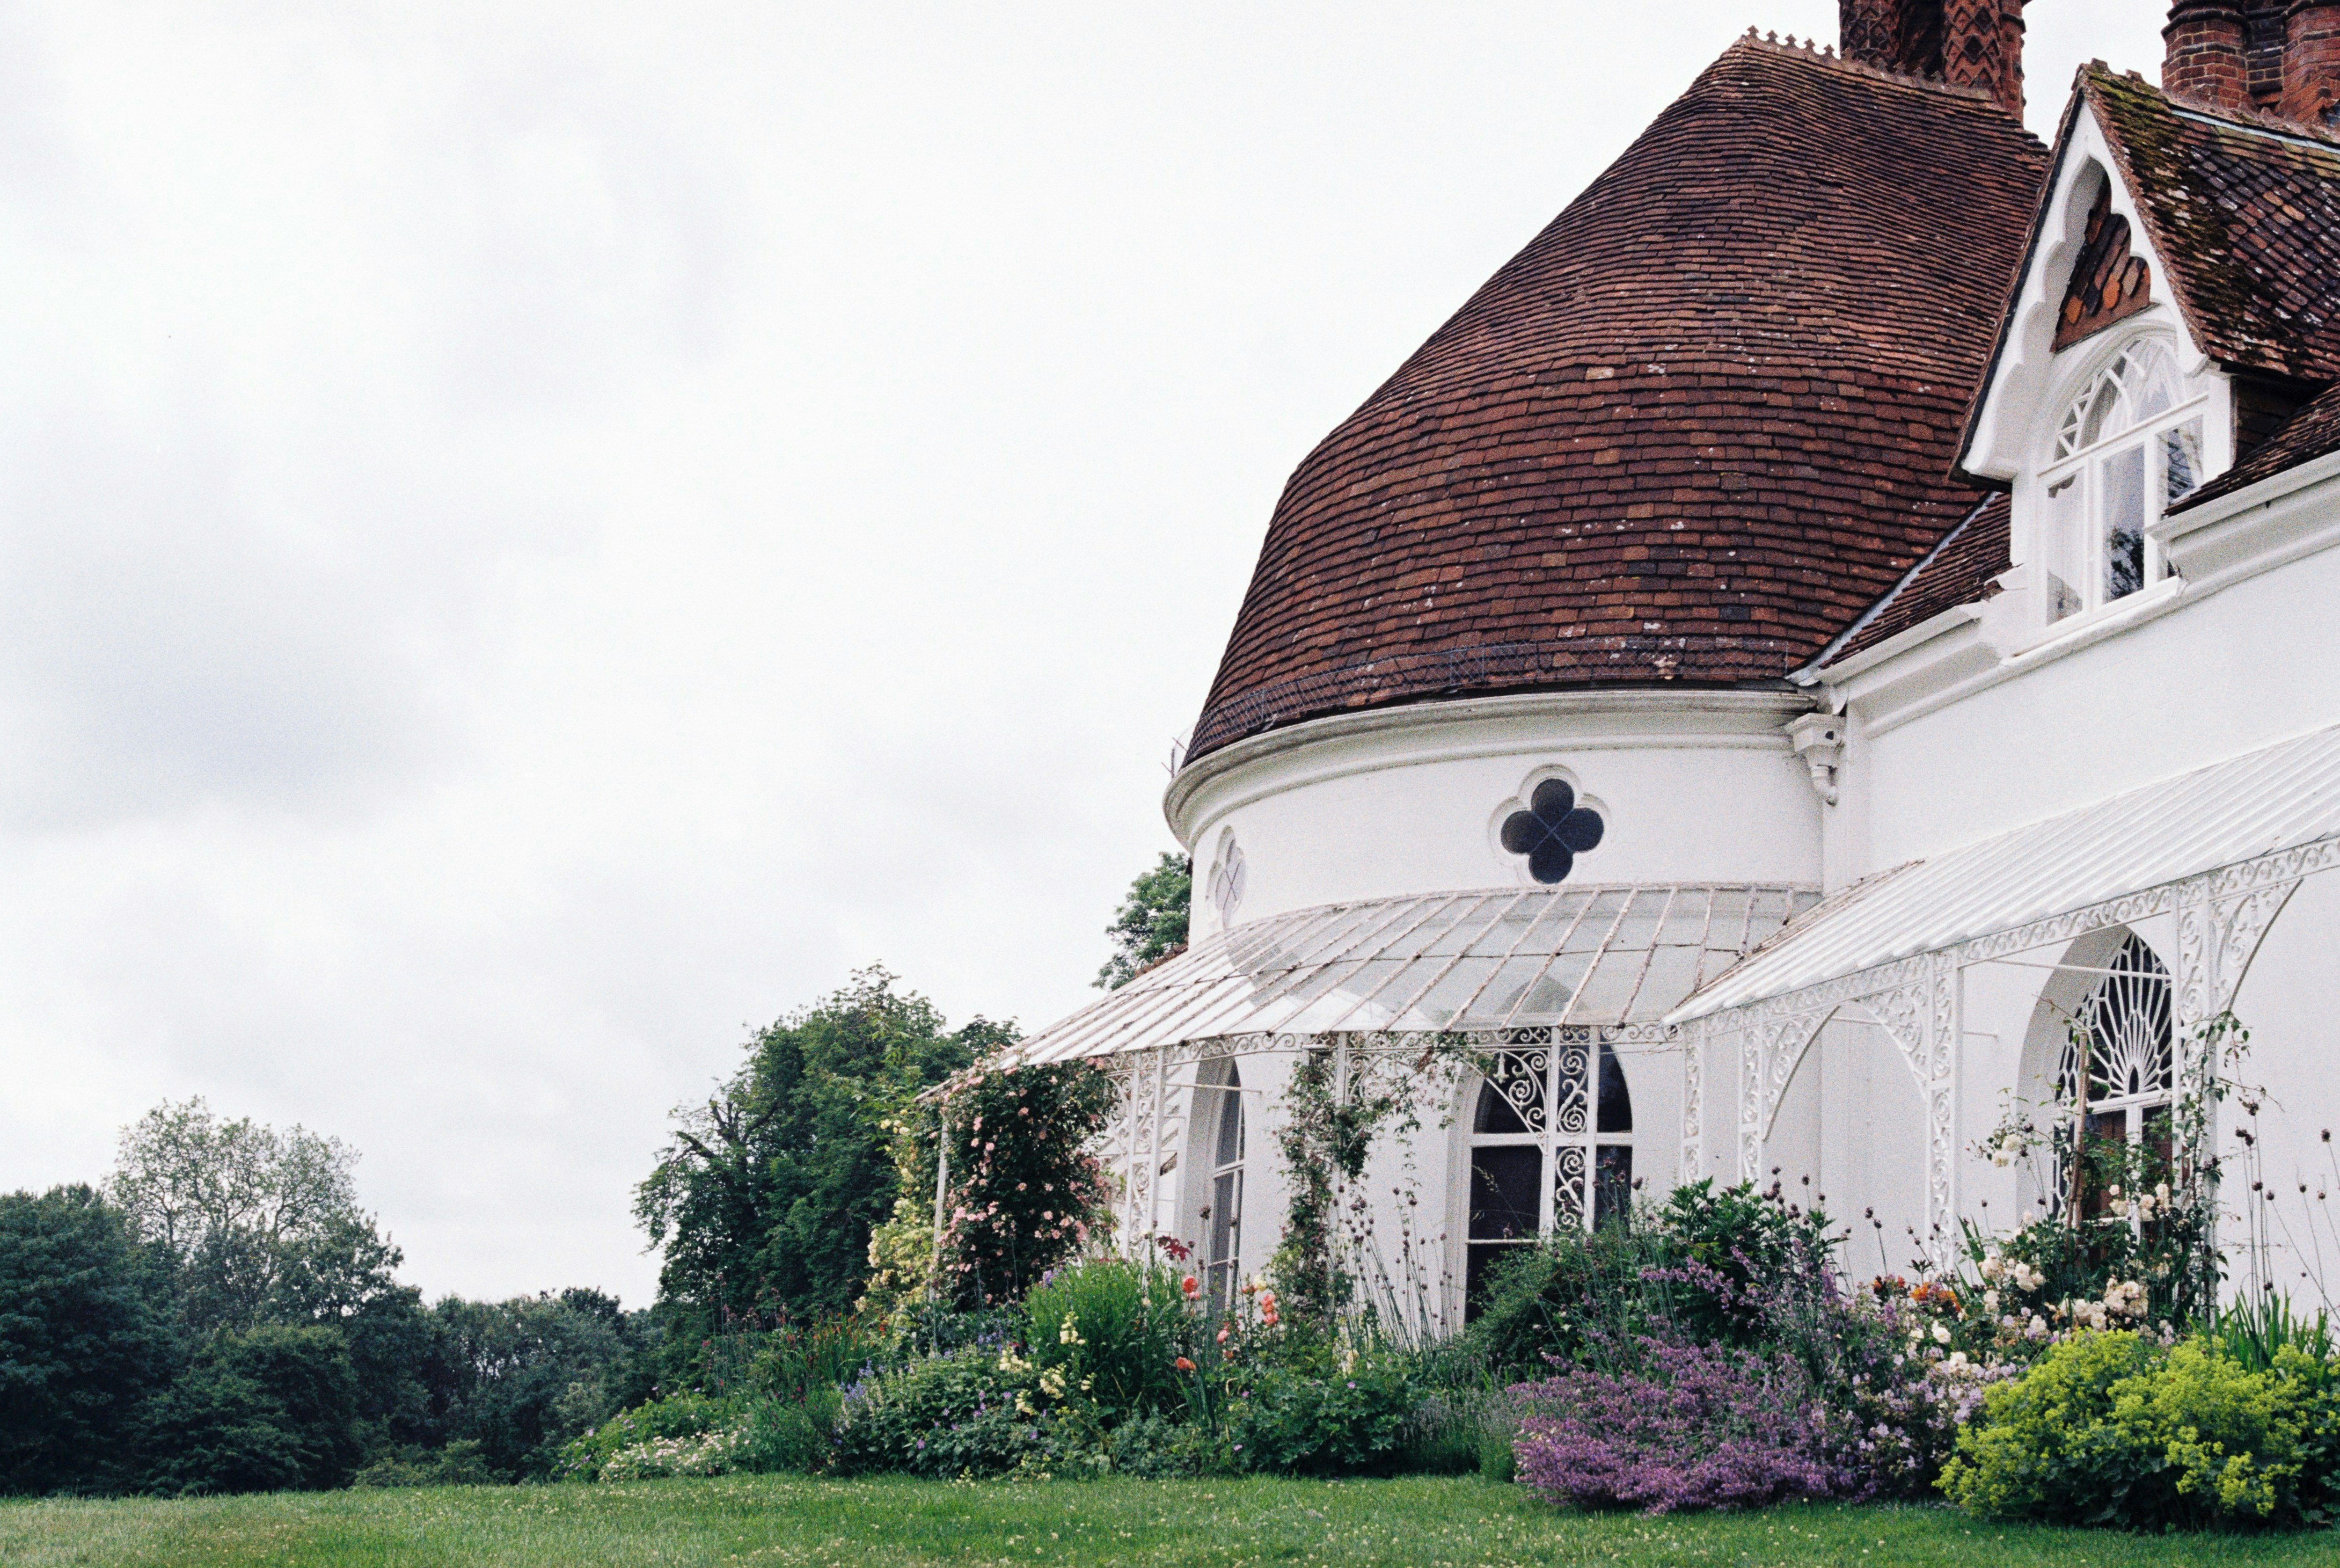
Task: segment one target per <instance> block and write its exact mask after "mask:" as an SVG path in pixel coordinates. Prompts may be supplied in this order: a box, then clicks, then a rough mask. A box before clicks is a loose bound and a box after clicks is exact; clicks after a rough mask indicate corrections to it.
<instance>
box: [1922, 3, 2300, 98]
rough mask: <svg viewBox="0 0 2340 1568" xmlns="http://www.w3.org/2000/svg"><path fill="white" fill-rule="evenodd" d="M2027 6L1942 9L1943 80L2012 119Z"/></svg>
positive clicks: (2019, 87) (2020, 75)
mask: <svg viewBox="0 0 2340 1568" xmlns="http://www.w3.org/2000/svg"><path fill="white" fill-rule="evenodd" d="M2023 3H2024V0H1945V4H1944V5H1943V6H1942V79H1943V80H1944V81H1946V82H1948V83H1949V84H1952V85H1953V86H1958V87H1980V88H1981V89H1982V90H1983V91H1984V92H1986V93H1988V94H1990V95H1991V96H1992V97H1994V98H1996V99H1998V102H1999V105H2000V107H2002V108H2004V109H2005V110H2006V111H2007V112H2008V114H2022V113H2023ZM2333 3H2334V5H2335V6H2340V0H2333Z"/></svg>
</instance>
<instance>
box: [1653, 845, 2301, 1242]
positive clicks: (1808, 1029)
mask: <svg viewBox="0 0 2340 1568" xmlns="http://www.w3.org/2000/svg"><path fill="white" fill-rule="evenodd" d="M2335 866H2340V839H2324V840H2321V841H2318V842H2316V843H2312V844H2306V845H2302V846H2300V847H2297V848H2295V849H2285V850H2280V851H2277V852H2276V853H2274V854H2269V855H2263V856H2260V857H2257V858H2254V859H2250V860H2244V861H2239V862H2236V863H2235V864H2232V865H2228V866H2226V867H2222V868H2218V869H2216V870H2214V871H2209V872H2205V873H2202V874H2200V875H2197V876H2193V877H2188V878H2182V879H2180V880H2177V881H2173V882H2166V883H2163V884H2161V885H2159V886H2157V887H2153V888H2144V889H2141V890H2139V891H2137V892H2133V893H2127V894H2123V895H2121V896H2119V897H2117V898H2108V899H2106V900H2104V901H2102V902H2100V903H2096V904H2091V905H2087V906H2085V907H2084V908H2078V909H2075V910H2071V911H2068V912H2067V913H2065V914H2061V915H2057V916H2053V917H2050V918H2046V919H2041V920H2036V921H2032V922H2030V923H2028V924H2026V925H2022V926H2018V927H2015V928H2010V929H2008V930H2004V931H1998V932H1993V933H1990V934H1988V935H1986V936H1982V937H1977V938H1971V939H1969V940H1967V941H1964V942H1959V943H1956V944H1953V945H1951V946H1949V947H1947V948H1938V949H1936V950H1934V951H1931V952H1925V953H1919V954H1915V955H1912V956H1911V957H1909V958H1899V959H1896V960H1894V961H1892V962H1890V963H1886V964H1879V965H1876V966H1873V967H1871V968H1867V969H1862V970H1859V971H1857V972H1855V973H1853V974H1850V975H1846V976H1842V977H1840V978H1836V979H1831V980H1827V981H1822V982H1820V983H1819V984H1816V985H1811V986H1807V987H1802V988H1801V989H1799V990H1794V991H1790V992H1787V993H1785V994H1783V995H1781V996H1778V997H1767V998H1765V999H1763V1000H1760V1001H1756V1002H1750V1003H1747V1004H1745V1005H1744V1006H1741V1007H1735V1008H1730V1009H1727V1010H1725V1011H1721V1012H1717V1013H1711V1014H1708V1015H1706V1016H1705V1017H1699V1018H1693V1019H1691V1020H1690V1021H1688V1022H1687V1023H1685V1024H1682V1025H1681V1026H1679V1027H1680V1029H1681V1036H1682V1039H1681V1044H1682V1045H1683V1046H1684V1047H1686V1048H1685V1051H1684V1065H1685V1071H1686V1073H1687V1075H1688V1077H1687V1081H1686V1083H1685V1085H1684V1090H1683V1116H1682V1144H1683V1153H1684V1157H1685V1160H1686V1161H1687V1162H1689V1163H1691V1165H1692V1166H1693V1167H1694V1168H1701V1169H1712V1168H1714V1166H1715V1165H1716V1163H1718V1162H1716V1161H1715V1158H1714V1156H1716V1155H1719V1154H1720V1152H1721V1149H1720V1147H1718V1146H1715V1145H1714V1144H1712V1143H1711V1142H1710V1136H1711V1135H1713V1134H1715V1133H1718V1132H1720V1131H1721V1129H1720V1128H1716V1127H1710V1126H1709V1125H1708V1117H1707V1115H1706V1107H1707V1102H1708V1099H1709V1096H1708V1093H1707V1086H1706V1083H1705V1078H1706V1075H1707V1072H1708V1070H1709V1067H1710V1065H1711V1064H1710V1062H1709V1059H1708V1058H1709V1057H1710V1053H1713V1052H1715V1051H1716V1050H1717V1048H1718V1047H1721V1046H1723V1044H1724V1042H1726V1041H1730V1040H1731V1039H1733V1037H1735V1041H1736V1046H1737V1051H1736V1056H1737V1062H1736V1066H1737V1067H1738V1069H1739V1070H1738V1074H1737V1078H1738V1086H1737V1087H1738V1093H1737V1094H1736V1096H1735V1098H1736V1100H1737V1110H1738V1116H1737V1125H1736V1126H1735V1128H1733V1129H1732V1131H1731V1133H1730V1135H1728V1136H1732V1137H1733V1139H1734V1141H1735V1143H1736V1149H1735V1151H1734V1157H1733V1158H1731V1159H1730V1162H1729V1165H1730V1169H1731V1170H1732V1172H1733V1174H1734V1175H1735V1176H1737V1177H1739V1178H1740V1179H1746V1180H1754V1179H1756V1178H1757V1177H1758V1176H1760V1174H1762V1172H1763V1171H1764V1169H1765V1166H1764V1148H1765V1145H1766V1143H1767V1142H1768V1140H1769V1139H1770V1135H1771V1129H1772V1124H1773V1122H1774V1121H1776V1120H1777V1118H1778V1116H1779V1114H1780V1104H1781V1102H1782V1101H1783V1100H1784V1099H1785V1097H1786V1094H1787V1088H1788V1085H1789V1083H1790V1080H1791V1079H1792V1078H1793V1077H1794V1076H1795V1070H1796V1067H1797V1066H1798V1065H1799V1064H1800V1062H1801V1061H1802V1059H1803V1057H1804V1054H1805V1052H1806V1051H1808V1050H1809V1049H1810V1047H1811V1044H1812V1041H1813V1040H1814V1039H1815V1038H1817V1037H1818V1036H1819V1031H1820V1029H1821V1027H1823V1026H1824V1025H1825V1024H1827V1022H1828V1021H1829V1019H1830V1018H1831V1017H1835V1016H1836V1015H1837V1014H1838V1013H1839V1011H1842V1010H1844V1009H1847V1008H1851V1009H1855V1010H1857V1011H1858V1012H1859V1014H1861V1015H1864V1016H1865V1017H1866V1018H1867V1019H1868V1021H1869V1022H1872V1023H1874V1024H1876V1025H1878V1026H1879V1027H1881V1028H1882V1029H1883V1030H1884V1031H1885V1032H1886V1033H1887V1034H1888V1035H1889V1036H1890V1037H1892V1040H1893V1042H1894V1044H1895V1045H1896V1046H1897V1047H1899V1051H1900V1054H1901V1057H1902V1059H1903V1060H1904V1061H1905V1062H1906V1063H1907V1064H1908V1066H1909V1070H1910V1072H1911V1073H1912V1074H1913V1075H1914V1076H1915V1077H1916V1079H1917V1081H1918V1086H1919V1093H1920V1096H1921V1097H1922V1100H1923V1103H1924V1106H1925V1113H1926V1143H1925V1177H1926V1223H1927V1226H1928V1229H1929V1234H1931V1235H1936V1236H1949V1235H1951V1234H1953V1231H1954V1228H1955V1226H1956V1223H1957V1219H1958V1212H1959V1211H1958V1148H1959V1135H1960V1128H1959V1126H1958V1100H1959V1092H1958V1091H1959V1068H1960V1058H1961V1057H1962V1056H1963V1054H1964V1053H1963V1052H1962V1051H1961V1050H1960V1048H1959V1042H1960V1040H1961V1038H1962V1033H1963V1023H1962V1019H1963V1014H1964V1009H1965V990H1966V987H1965V977H1966V971H1967V970H1968V968H1973V967H1974V966H1976V965H1978V964H1985V963H1989V962H1992V961H1994V960H1996V959H1999V958H2007V957H2009V956H2011V955H2013V954H2017V953H2021V952H2026V951H2029V950H2032V949H2036V948H2046V947H2053V946H2057V945H2060V944H2063V943H2067V942H2070V941H2072V940H2074V939H2075V938H2080V937H2084V936H2087V935H2089V934H2090V933H2092V932H2097V931H2105V930H2111V929H2113V928H2117V927H2121V926H2127V925H2131V924H2134V923H2135V922H2137V921H2138V920H2142V919H2147V918H2153V917H2155V916H2159V915H2168V914H2174V915H2175V916H2176V927H2177V954H2176V966H2175V968H2174V969H2173V970H2172V972H2171V974H2170V977H2169V987H2170V1007H2171V1012H2172V1017H2171V1024H2172V1031H2173V1036H2174V1037H2175V1039H2176V1041H2177V1042H2178V1044H2179V1047H2180V1048H2183V1047H2185V1046H2186V1044H2187V1043H2189V1042H2196V1041H2198V1039H2199V1037H2200V1033H2201V1029H2202V1026H2203V1025H2205V1024H2206V1023H2208V1022H2209V1021H2210V1020H2211V1019H2213V1018H2215V1017H2217V1016H2218V1015H2219V1014H2221V1013H2223V1012H2225V1011H2226V1009H2227V1008H2228V1007H2231V1006H2232V1004H2233V1002H2234V998H2235V992H2236V989H2237V987H2240V986H2241V984H2242V979H2243V975H2244V972H2245V970H2246V969H2247V968H2249V966H2250V961H2251V958H2252V955H2253V954H2254V953H2256V951H2257V949H2258V945H2259V942H2260V939H2261V938H2264V937H2265V936H2266V931H2267V928H2268V927H2269V926H2270V925H2271V924H2273V922H2274V920H2275V918H2276V914H2277V913H2278V912H2280V911H2281V909H2282V908H2283V906H2284V904H2285V901H2286V900H2288V899H2289V898H2290V897H2291V894H2292V892H2293V890H2294V889H2295V888H2297V887H2298V886H2299V884H2300V882H2301V880H2302V879H2304V878H2306V877H2307V876H2310V875H2312V874H2314V873H2315V872H2318V871H2325V870H2329V869H2332V868H2335ZM1725 1059H1727V1057H1726V1058H1725ZM2180 1070H2181V1071H2182V1070H2183V1066H2182V1065H2181V1067H2180Z"/></svg>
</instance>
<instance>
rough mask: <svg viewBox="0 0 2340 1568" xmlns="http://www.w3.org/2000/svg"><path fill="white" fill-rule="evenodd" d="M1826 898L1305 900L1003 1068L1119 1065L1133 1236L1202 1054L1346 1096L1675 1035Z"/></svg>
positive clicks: (1127, 991)
mask: <svg viewBox="0 0 2340 1568" xmlns="http://www.w3.org/2000/svg"><path fill="white" fill-rule="evenodd" d="M1818 900H1819V893H1818V891H1817V890H1816V889H1813V888H1798V887H1784V886H1750V885H1747V884H1743V883H1742V884H1735V885H1724V884H1711V883H1697V884H1669V885H1662V886H1654V887H1650V886H1640V887H1635V886H1626V887H1617V886H1594V885H1572V886H1563V887H1559V888H1545V887H1535V888H1504V889H1501V890H1495V891H1484V890H1482V891H1476V892H1462V893H1447V894H1432V895H1423V896H1419V897H1413V898H1383V899H1373V900H1368V901H1363V902H1357V903H1347V904H1332V905H1324V906H1320V907H1317V908H1307V909H1297V910H1293V911H1291V912H1289V913H1285V914H1281V915H1274V916H1269V917H1267V918H1263V919H1258V920H1254V921H1251V922H1248V923H1246V924H1244V925H1241V926H1238V927H1235V928H1232V929H1229V930H1225V931H1221V932H1218V933H1216V934H1215V935H1213V936H1210V937H1206V938H1204V939H1203V940H1202V941H1200V942H1198V943H1196V944H1195V946H1194V947H1193V948H1190V949H1189V950H1188V951H1186V952H1185V953H1184V954H1182V955H1180V956H1179V957H1177V958H1173V959H1171V960H1169V961H1168V962H1166V963H1164V964H1161V965H1159V966H1157V967H1156V968H1153V969H1150V970H1148V971H1146V972H1145V974H1143V975H1141V976H1139V977H1138V978H1136V979H1135V980H1133V981H1131V982H1130V983H1129V984H1128V985H1127V986H1125V987H1122V988H1121V989H1120V990H1117V991H1115V992H1114V993H1112V994H1111V995H1109V996H1107V997H1103V998H1102V999H1100V1000H1098V1001H1096V1002H1095V1003H1093V1004H1091V1005H1090V1006H1089V1007H1085V1008H1083V1009H1082V1010H1081V1011H1080V1012H1077V1013H1076V1014H1074V1015H1073V1016H1072V1017H1068V1018H1066V1019H1065V1020H1064V1021H1063V1022H1062V1023H1060V1024H1058V1025H1056V1027H1053V1028H1050V1029H1047V1030H1045V1031H1043V1032H1042V1033H1040V1034H1038V1035H1036V1036H1034V1037H1032V1038H1030V1039H1028V1040H1026V1041H1025V1042H1024V1043H1023V1044H1022V1045H1020V1046H1018V1047H1016V1050H1015V1051H1013V1052H1012V1053H1010V1055H1009V1056H1008V1057H1006V1060H1005V1064H1004V1065H1007V1066H1017V1065H1024V1064H1027V1063H1035V1062H1049V1061H1066V1060H1073V1059H1077V1058H1085V1057H1086V1058H1098V1059H1103V1060H1105V1061H1106V1062H1108V1063H1109V1064H1110V1065H1111V1067H1112V1068H1113V1071H1114V1074H1115V1082H1116V1084H1117V1086H1118V1087H1119V1093H1120V1107H1119V1115H1118V1116H1117V1117H1116V1121H1115V1128H1114V1132H1113V1134H1112V1138H1111V1143H1110V1146H1109V1150H1108V1157H1109V1158H1110V1160H1111V1161H1112V1164H1113V1166H1114V1168H1115V1169H1116V1170H1117V1171H1118V1172H1119V1173H1120V1177H1121V1202H1122V1211H1121V1227H1120V1233H1121V1235H1122V1236H1123V1238H1124V1240H1125V1244H1133V1245H1134V1244H1137V1243H1140V1242H1142V1241H1143V1239H1144V1238H1145V1237H1146V1236H1151V1235H1152V1234H1153V1231H1154V1228H1155V1217H1156V1186H1157V1184H1158V1182H1159V1180H1160V1178H1161V1176H1163V1175H1164V1174H1165V1171H1164V1166H1165V1163H1167V1162H1169V1161H1171V1160H1172V1159H1173V1158H1174V1157H1175V1154H1176V1152H1177V1149H1176V1139H1177V1135H1178V1132H1179V1130H1180V1128H1181V1127H1182V1126H1183V1125H1184V1123H1185V1102H1186V1100H1187V1099H1188V1098H1189V1097H1191V1096H1192V1095H1193V1094H1194V1093H1195V1091H1196V1089H1197V1087H1198V1077H1199V1076H1200V1075H1201V1074H1202V1073H1203V1072H1204V1070H1205V1068H1206V1067H1207V1066H1208V1064H1210V1063H1212V1062H1215V1061H1218V1060H1221V1059H1224V1058H1226V1057H1239V1056H1248V1055H1254V1054H1260V1053H1284V1054H1286V1055H1294V1056H1296V1055H1298V1054H1300V1053H1303V1052H1306V1051H1311V1050H1324V1051H1329V1052H1331V1053H1333V1055H1334V1076H1335V1078H1336V1080H1337V1081H1338V1084H1339V1086H1340V1087H1339V1092H1340V1093H1343V1094H1348V1093H1352V1092H1355V1091H1357V1090H1359V1089H1361V1088H1363V1087H1365V1086H1367V1085H1369V1084H1370V1083H1372V1082H1373V1081H1374V1080H1376V1079H1382V1078H1386V1077H1394V1076H1403V1075H1408V1074H1412V1075H1417V1076H1419V1075H1421V1074H1423V1073H1426V1072H1427V1071H1428V1070H1429V1069H1430V1068H1431V1067H1433V1064H1439V1063H1443V1064H1445V1065H1446V1066H1447V1067H1450V1068H1453V1069H1456V1070H1460V1069H1461V1068H1462V1067H1465V1066H1467V1065H1468V1064H1469V1063H1471V1062H1473V1061H1486V1060H1491V1059H1492V1058H1494V1057H1496V1056H1498V1055H1501V1054H1503V1053H1514V1054H1515V1053H1518V1052H1522V1051H1552V1052H1555V1053H1557V1052H1565V1051H1570V1050H1574V1051H1578V1052H1580V1053H1581V1051H1582V1050H1583V1049H1584V1048H1585V1047H1590V1046H1593V1045H1597V1044H1609V1045H1612V1046H1641V1047H1654V1046H1662V1045H1664V1044H1665V1043H1666V1042H1667V1040H1668V1038H1669V1031H1668V1030H1667V1028H1666V1027H1665V1025H1664V1024H1663V1023H1662V1021H1661V1020H1662V1018H1663V1017H1664V1015H1665V1012H1666V1011H1667V1009H1668V1008H1670V1007H1674V1006H1676V1005H1678V1004H1679V1003H1680V1002H1681V1001H1682V1000H1683V998H1685V997H1689V996H1690V995H1691V993H1692V992H1693V991H1695V990H1696V989H1697V988H1698V987H1700V986H1701V985H1703V984H1706V983H1709V982H1710V981H1712V980H1714V979H1716V978H1719V977H1720V976H1721V975H1722V974H1723V973H1724V972H1725V971H1726V970H1728V969H1729V968H1730V967H1731V966H1732V965H1734V964H1736V963H1738V962H1739V961H1740V958H1742V957H1744V956H1745V955H1746V954H1747V953H1748V952H1750V951H1751V950H1752V949H1753V948H1756V947H1757V946H1759V945H1760V944H1761V943H1762V942H1763V941H1765V940H1766V939H1768V938H1770V937H1771V936H1773V935H1774V934H1776V933H1777V932H1778V931H1779V930H1780V928H1781V927H1782V926H1784V925H1785V924H1786V922H1787V921H1788V920H1789V919H1790V918H1791V917H1793V916H1794V915H1795V914H1796V913H1798V912H1799V911H1800V910H1804V909H1808V908H1810V907H1811V906H1812V905H1813V904H1815V903H1816V902H1818ZM1203 1087H1207V1086H1203ZM1564 1122H1565V1119H1564V1118H1560V1117H1555V1118H1554V1119H1553V1121H1552V1125H1551V1126H1550V1129H1549V1131H1548V1133H1547V1134H1546V1135H1545V1142H1546V1143H1548V1144H1551V1145H1552V1148H1550V1149H1548V1150H1547V1154H1548V1155H1552V1156H1554V1157H1553V1158H1552V1162H1551V1168H1553V1169H1566V1168H1572V1167H1570V1166H1568V1163H1567V1161H1566V1160H1565V1159H1564V1158H1562V1157H1559V1156H1561V1155H1562V1153H1563V1152H1564V1151H1563V1149H1562V1145H1564V1144H1565V1143H1566V1141H1567V1139H1568V1138H1569V1137H1570V1136H1572V1134H1571V1132H1570V1129H1569V1128H1568V1127H1567V1126H1566V1125H1564Z"/></svg>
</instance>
